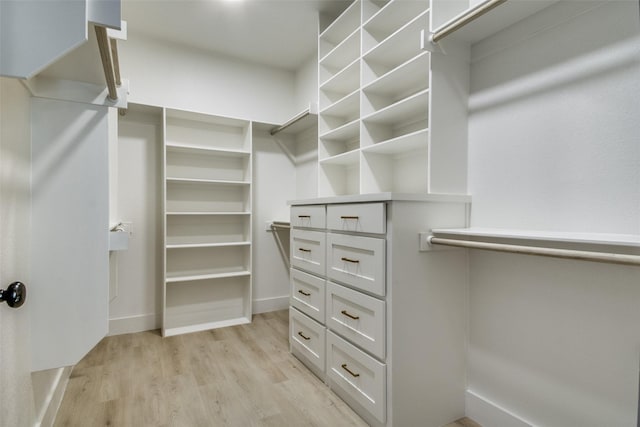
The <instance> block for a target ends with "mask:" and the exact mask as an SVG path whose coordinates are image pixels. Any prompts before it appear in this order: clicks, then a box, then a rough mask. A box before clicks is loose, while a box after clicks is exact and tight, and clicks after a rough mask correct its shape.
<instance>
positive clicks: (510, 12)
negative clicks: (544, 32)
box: [432, 0, 559, 44]
mask: <svg viewBox="0 0 640 427" xmlns="http://www.w3.org/2000/svg"><path fill="white" fill-rule="evenodd" d="M558 1H559V0H535V1H531V0H507V1H505V2H504V3H502V4H500V5H499V6H497V7H495V8H494V9H492V10H491V11H489V12H488V13H486V14H484V15H482V16H480V17H478V18H477V19H475V20H473V21H471V22H469V23H467V24H466V25H464V26H463V27H461V28H460V29H458V30H456V31H455V33H452V34H451V35H450V36H449V37H452V38H455V39H456V40H462V41H466V42H468V43H470V44H473V43H475V42H478V41H480V40H483V39H485V38H487V37H489V36H491V35H492V34H495V33H497V32H499V31H501V30H503V29H505V28H507V27H509V26H511V25H513V24H515V23H516V22H519V21H521V20H523V19H524V18H526V17H527V16H530V15H533V14H534V13H537V12H539V11H541V10H542V9H545V8H547V7H549V6H551V5H552V4H554V3H557V2H558ZM486 2H487V1H486V0H484V1H473V0H472V1H470V2H469V3H470V5H469V7H468V8H466V9H460V8H458V9H454V7H456V6H459V5H460V4H464V2H451V1H450V0H433V1H432V4H433V21H432V23H433V27H432V32H433V33H437V32H438V31H439V30H441V29H443V28H444V27H446V26H447V25H449V24H450V23H452V22H455V21H457V20H458V19H459V18H461V17H463V16H466V15H467V14H469V12H470V11H471V10H473V9H475V8H476V7H479V6H480V5H482V4H484V3H486Z"/></svg>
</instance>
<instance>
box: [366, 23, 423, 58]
mask: <svg viewBox="0 0 640 427" xmlns="http://www.w3.org/2000/svg"><path fill="white" fill-rule="evenodd" d="M428 28H429V11H425V12H423V13H421V14H420V15H418V16H416V17H415V18H414V19H413V20H411V22H409V23H407V24H406V25H404V26H403V27H402V28H400V29H399V30H398V31H396V32H395V33H393V34H391V35H390V36H389V37H387V38H386V39H384V40H383V41H382V42H380V43H379V44H378V45H377V46H375V47H374V48H372V49H370V50H369V51H368V52H366V53H365V54H364V55H363V59H364V60H365V61H370V62H374V63H376V64H382V65H386V66H389V67H394V68H395V67H396V66H397V65H399V64H401V63H403V62H405V61H407V60H408V59H409V58H411V57H414V56H417V55H418V54H419V53H421V52H422V50H421V48H420V44H421V39H420V34H421V30H428Z"/></svg>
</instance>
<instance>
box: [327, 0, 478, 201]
mask: <svg viewBox="0 0 640 427" xmlns="http://www.w3.org/2000/svg"><path fill="white" fill-rule="evenodd" d="M442 2H445V0H439V2H438V1H437V0H434V1H429V0H411V1H403V0H356V1H354V2H353V3H352V4H351V5H350V6H349V7H348V8H347V9H346V10H345V11H344V12H343V13H342V14H341V15H340V16H339V17H338V18H336V20H335V21H334V22H333V23H331V24H330V25H329V26H328V27H327V28H326V29H324V30H323V31H321V33H320V35H319V37H318V48H319V58H320V59H319V63H318V76H319V78H318V88H319V94H318V99H319V103H320V111H319V125H318V128H319V129H318V133H319V138H318V160H319V167H318V195H319V196H321V197H323V196H342V195H355V194H371V193H381V192H395V193H420V194H428V193H453V194H455V193H460V194H466V150H467V132H466V120H467V88H468V80H469V78H468V77H469V76H468V64H467V62H468V47H466V48H465V47H464V46H462V47H460V46H458V44H457V43H452V44H450V45H448V52H447V53H446V54H442V53H438V54H434V55H432V54H431V52H428V51H426V50H423V49H422V46H421V42H422V40H423V37H422V34H423V32H424V33H427V34H428V32H429V30H430V28H432V27H433V25H432V22H431V21H432V20H433V18H432V16H431V15H432V8H431V7H430V6H431V4H432V3H435V4H436V6H437V7H438V9H439V10H441V9H442V8H443V7H444V6H443V5H442V4H441V3H442ZM357 37H359V38H360V46H359V51H358V52H356V51H355V45H356V42H355V39H356V38H357ZM358 68H359V72H357V70H358Z"/></svg>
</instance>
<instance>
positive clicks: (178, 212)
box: [167, 211, 251, 216]
mask: <svg viewBox="0 0 640 427" xmlns="http://www.w3.org/2000/svg"><path fill="white" fill-rule="evenodd" d="M167 215H220V216H237V215H247V216H248V215H251V212H244V211H242V212H221V211H215V212H197V211H169V212H167Z"/></svg>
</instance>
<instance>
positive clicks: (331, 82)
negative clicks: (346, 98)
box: [320, 58, 360, 94]
mask: <svg viewBox="0 0 640 427" xmlns="http://www.w3.org/2000/svg"><path fill="white" fill-rule="evenodd" d="M359 87H360V60H359V59H357V58H356V59H355V60H354V61H353V62H351V63H350V64H349V65H347V66H346V67H345V68H344V69H343V70H341V71H340V72H338V73H336V74H335V75H334V76H332V77H331V78H329V79H327V80H326V81H324V82H323V83H321V84H320V90H323V91H329V92H336V93H345V94H346V93H351V92H353V91H354V90H356V89H358V88H359Z"/></svg>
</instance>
